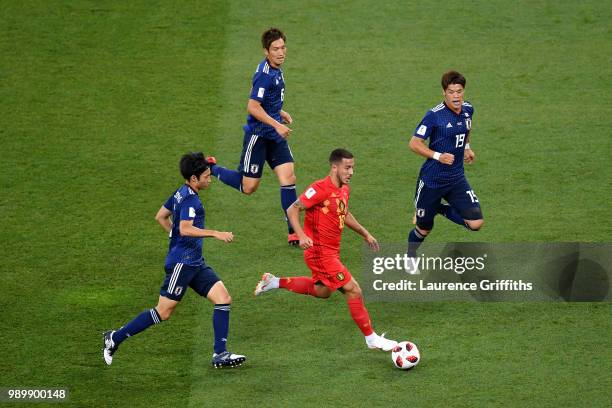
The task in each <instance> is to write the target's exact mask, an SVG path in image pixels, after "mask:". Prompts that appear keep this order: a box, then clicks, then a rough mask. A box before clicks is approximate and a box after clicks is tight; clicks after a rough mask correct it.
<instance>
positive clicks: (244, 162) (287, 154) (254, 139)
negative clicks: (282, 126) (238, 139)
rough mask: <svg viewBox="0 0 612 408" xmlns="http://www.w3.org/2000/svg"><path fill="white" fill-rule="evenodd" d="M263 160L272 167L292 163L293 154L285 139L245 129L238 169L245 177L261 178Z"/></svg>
mask: <svg viewBox="0 0 612 408" xmlns="http://www.w3.org/2000/svg"><path fill="white" fill-rule="evenodd" d="M264 162H268V164H269V165H270V168H272V169H273V168H275V167H276V166H279V165H281V164H285V163H293V154H291V149H289V144H288V143H287V140H285V139H282V140H278V139H268V138H266V137H263V136H260V135H254V134H251V132H250V131H245V132H244V142H243V144H242V155H241V156H240V166H239V167H238V171H240V172H241V173H242V175H243V176H245V177H253V178H261V175H262V173H263V165H264Z"/></svg>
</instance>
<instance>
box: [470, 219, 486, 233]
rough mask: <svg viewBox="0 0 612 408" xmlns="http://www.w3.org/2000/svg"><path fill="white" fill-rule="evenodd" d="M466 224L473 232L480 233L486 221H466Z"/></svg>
mask: <svg viewBox="0 0 612 408" xmlns="http://www.w3.org/2000/svg"><path fill="white" fill-rule="evenodd" d="M465 224H466V225H467V227H468V228H469V229H470V230H472V231H478V230H479V229H481V228H482V225H483V224H484V220H465Z"/></svg>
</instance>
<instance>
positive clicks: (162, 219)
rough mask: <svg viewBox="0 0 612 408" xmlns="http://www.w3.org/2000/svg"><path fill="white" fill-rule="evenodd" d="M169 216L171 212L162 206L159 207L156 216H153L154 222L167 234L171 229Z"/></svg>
mask: <svg viewBox="0 0 612 408" xmlns="http://www.w3.org/2000/svg"><path fill="white" fill-rule="evenodd" d="M171 215H172V211H170V210H169V209H167V208H166V207H164V206H163V205H162V206H161V208H160V209H159V211H157V214H155V221H157V222H158V223H159V225H161V226H162V228H163V229H164V230H165V231H166V232H168V233H169V232H170V230H171V229H172V220H171V219H170V216H171Z"/></svg>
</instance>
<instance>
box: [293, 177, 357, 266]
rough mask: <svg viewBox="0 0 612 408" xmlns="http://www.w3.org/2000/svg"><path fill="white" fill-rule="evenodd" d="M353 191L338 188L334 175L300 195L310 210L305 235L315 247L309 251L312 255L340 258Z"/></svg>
mask: <svg viewBox="0 0 612 408" xmlns="http://www.w3.org/2000/svg"><path fill="white" fill-rule="evenodd" d="M349 195H350V189H349V186H348V185H344V186H342V187H336V186H335V185H334V183H332V181H331V178H330V176H327V177H326V178H324V179H322V180H317V181H315V182H314V183H312V184H311V185H310V187H308V188H307V189H306V191H305V192H304V193H302V195H301V196H300V201H301V202H302V204H304V206H305V207H306V219H305V221H304V232H305V233H306V235H308V236H309V237H310V238H312V241H313V246H312V247H311V248H309V249H308V250H306V252H307V253H308V255H311V256H313V255H314V256H326V255H336V256H337V255H338V254H339V253H340V238H341V237H342V230H343V229H344V219H345V217H346V215H347V214H348V200H349Z"/></svg>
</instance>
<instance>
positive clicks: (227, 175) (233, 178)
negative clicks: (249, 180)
mask: <svg viewBox="0 0 612 408" xmlns="http://www.w3.org/2000/svg"><path fill="white" fill-rule="evenodd" d="M210 172H211V174H212V175H213V176H215V177H216V178H218V179H219V181H220V182H222V183H223V184H227V185H228V186H230V187H234V188H235V189H236V190H238V191H240V192H242V173H241V172H239V171H237V170H230V169H228V168H226V167H223V166H219V165H218V164H215V165H214V166H211V168H210Z"/></svg>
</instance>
